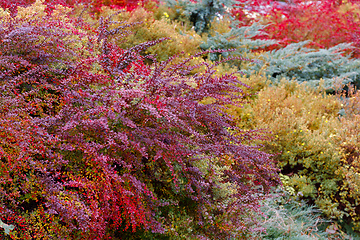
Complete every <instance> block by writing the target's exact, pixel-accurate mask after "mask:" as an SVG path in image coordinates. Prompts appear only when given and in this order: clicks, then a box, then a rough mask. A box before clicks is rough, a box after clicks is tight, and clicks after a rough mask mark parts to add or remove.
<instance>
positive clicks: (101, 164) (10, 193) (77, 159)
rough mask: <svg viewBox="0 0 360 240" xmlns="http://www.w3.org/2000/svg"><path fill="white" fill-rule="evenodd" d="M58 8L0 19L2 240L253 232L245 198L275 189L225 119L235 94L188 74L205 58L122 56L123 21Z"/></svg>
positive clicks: (266, 166) (262, 157) (272, 174)
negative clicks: (93, 21) (95, 20)
mask: <svg viewBox="0 0 360 240" xmlns="http://www.w3.org/2000/svg"><path fill="white" fill-rule="evenodd" d="M70 11H71V9H69V8H65V7H63V6H61V5H57V6H56V7H55V8H54V10H53V11H52V13H49V12H46V6H45V4H43V3H42V2H41V1H37V2H36V3H35V4H34V5H31V6H30V7H27V8H18V10H17V13H16V14H15V15H11V14H10V13H9V12H7V11H4V10H2V9H1V10H0V18H1V20H0V21H1V23H2V27H1V29H0V36H1V39H2V41H1V42H0V52H1V56H0V68H1V81H0V89H1V91H0V116H1V118H0V121H1V124H0V164H1V167H0V179H1V181H0V191H1V198H0V210H1V215H0V218H1V223H2V226H5V227H6V229H5V230H7V231H6V232H1V233H0V234H2V237H4V238H10V239H121V238H124V237H125V238H128V239H132V238H134V239H136V238H142V239H152V238H154V239H159V238H174V237H176V238H187V239H189V238H202V239H222V238H227V237H232V238H235V239H236V238H238V239H241V238H242V236H243V235H244V234H246V233H247V232H248V231H252V230H254V229H256V226H257V222H256V220H257V215H256V213H257V212H259V206H258V201H259V200H261V199H262V198H263V197H261V196H264V195H263V194H264V193H266V192H268V191H269V187H270V186H273V185H276V184H277V183H279V180H278V176H277V169H276V168H275V167H274V166H273V165H272V162H271V160H270V157H271V155H269V154H266V153H264V152H262V151H260V150H259V147H258V146H256V145H254V144H251V143H252V142H253V141H255V139H256V138H259V137H261V135H259V134H257V133H256V131H243V130H241V129H240V128H237V127H236V125H235V123H234V121H233V118H232V117H231V116H230V115H228V114H226V113H225V112H224V109H225V108H226V106H227V105H229V104H235V103H237V104H240V103H241V99H242V97H243V94H242V92H243V90H242V88H244V87H245V86H244V84H241V82H239V80H238V78H237V77H236V76H235V75H234V74H227V75H222V76H218V75H215V74H214V73H215V72H216V70H215V69H214V68H215V67H216V64H219V63H215V65H210V64H208V63H206V62H203V63H202V65H203V66H202V67H203V68H204V69H205V70H204V71H203V72H199V73H196V74H192V75H189V73H190V72H191V71H192V70H193V69H195V68H198V67H199V66H198V65H195V66H193V65H189V62H190V59H191V58H195V57H200V56H202V55H203V54H204V53H198V54H194V55H192V56H191V57H190V58H189V59H185V60H183V61H180V62H179V61H176V60H175V59H176V56H175V57H171V58H170V59H168V60H167V61H163V62H158V61H156V59H155V57H154V56H145V57H144V56H142V55H141V54H143V55H146V54H144V52H145V51H146V49H147V48H149V47H151V46H155V45H156V44H158V43H160V42H163V41H166V40H167V39H164V38H163V39H158V40H154V41H150V42H145V43H142V44H138V45H135V46H133V47H131V48H129V49H122V48H120V47H119V46H118V43H119V42H121V41H126V36H127V33H126V32H124V30H123V28H125V27H126V25H120V26H119V25H117V24H118V23H117V22H114V21H112V19H111V17H107V18H100V20H99V21H100V22H99V24H97V28H93V27H92V26H90V25H89V24H87V23H86V22H84V21H82V19H81V17H78V18H72V17H69V15H68V14H67V13H68V12H70ZM114 25H115V26H116V27H114ZM131 26H132V24H130V27H131ZM205 54H206V53H205ZM146 58H148V59H150V60H151V62H153V64H151V65H146V64H145V63H144V61H145V60H146ZM239 85H240V86H242V87H238V86H239ZM209 99H210V101H208V100H209ZM205 102H206V103H205ZM229 129H231V131H230V130H229ZM232 132H236V134H232ZM249 143H250V144H249ZM259 193H262V195H260V194H259ZM9 226H11V228H12V227H13V229H11V231H8V230H9ZM8 233H9V235H7V234H8ZM5 234H6V235H5Z"/></svg>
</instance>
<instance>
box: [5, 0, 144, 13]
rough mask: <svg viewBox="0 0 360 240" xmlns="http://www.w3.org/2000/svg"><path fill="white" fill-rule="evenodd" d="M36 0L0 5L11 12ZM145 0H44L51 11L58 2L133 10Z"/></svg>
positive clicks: (22, 0)
mask: <svg viewBox="0 0 360 240" xmlns="http://www.w3.org/2000/svg"><path fill="white" fill-rule="evenodd" d="M35 1H36V0H2V1H0V7H1V8H3V9H9V10H10V11H11V12H16V10H17V7H26V6H29V5H31V4H33V3H35ZM144 1H147V0H44V2H45V3H46V5H47V11H51V10H53V9H54V7H55V6H56V5H58V4H60V5H63V6H67V7H74V6H75V5H79V4H83V5H85V6H89V7H91V9H92V10H93V11H95V12H99V11H101V7H103V6H111V7H113V8H119V9H126V10H128V11H132V10H134V9H135V8H136V7H138V6H139V4H142V3H143V2H144Z"/></svg>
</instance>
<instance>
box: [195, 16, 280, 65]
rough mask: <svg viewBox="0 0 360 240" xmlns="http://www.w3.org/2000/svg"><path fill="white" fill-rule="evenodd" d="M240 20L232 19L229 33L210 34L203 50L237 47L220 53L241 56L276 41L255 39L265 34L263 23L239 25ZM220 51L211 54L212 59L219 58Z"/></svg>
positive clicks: (202, 45)
mask: <svg viewBox="0 0 360 240" xmlns="http://www.w3.org/2000/svg"><path fill="white" fill-rule="evenodd" d="M238 23H239V22H238V21H236V20H234V19H232V24H231V29H230V31H229V32H227V33H223V34H220V33H218V32H216V34H215V35H214V36H209V37H208V38H207V40H206V42H204V43H203V44H201V45H200V47H201V48H202V49H203V50H208V49H216V50H218V49H236V51H235V52H224V53H220V54H221V55H222V57H228V55H229V54H232V55H238V56H241V55H243V54H244V53H245V52H250V51H251V50H255V49H259V48H262V47H267V46H270V45H273V44H275V43H276V41H275V40H261V39H254V38H255V37H257V36H259V35H263V34H264V33H263V32H262V29H263V28H264V27H265V26H263V25H260V24H257V23H254V24H252V25H250V26H243V27H237V26H236V25H237V24H238ZM220 54H219V53H213V54H210V60H212V61H217V60H219V56H220Z"/></svg>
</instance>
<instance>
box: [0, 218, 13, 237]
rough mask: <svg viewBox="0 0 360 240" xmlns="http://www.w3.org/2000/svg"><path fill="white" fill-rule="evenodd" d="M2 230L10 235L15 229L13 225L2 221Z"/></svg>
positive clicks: (0, 224) (0, 225)
mask: <svg viewBox="0 0 360 240" xmlns="http://www.w3.org/2000/svg"><path fill="white" fill-rule="evenodd" d="M0 228H3V229H4V231H5V234H10V231H11V230H13V229H14V228H15V227H14V226H13V225H8V224H6V223H4V222H3V221H1V219H0Z"/></svg>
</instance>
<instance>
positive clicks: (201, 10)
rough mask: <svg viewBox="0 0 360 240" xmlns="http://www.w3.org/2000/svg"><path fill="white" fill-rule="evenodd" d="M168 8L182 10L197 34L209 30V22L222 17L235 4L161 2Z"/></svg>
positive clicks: (226, 1) (225, 1) (215, 0)
mask: <svg viewBox="0 0 360 240" xmlns="http://www.w3.org/2000/svg"><path fill="white" fill-rule="evenodd" d="M163 1H164V2H165V3H166V4H167V5H168V6H169V7H170V8H173V9H174V8H176V9H182V10H183V14H185V15H186V16H187V17H188V18H189V19H190V21H191V22H192V23H193V24H194V27H195V31H196V32H197V33H199V34H201V33H203V32H206V31H208V30H209V28H210V25H211V22H212V21H213V20H214V18H215V17H216V16H222V15H224V14H225V12H226V11H227V9H229V8H232V6H233V5H234V4H235V3H236V1H234V0H199V1H196V2H191V1H189V0H163Z"/></svg>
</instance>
